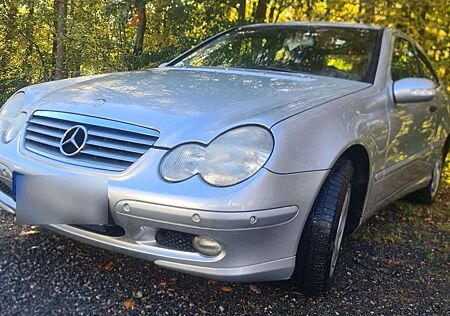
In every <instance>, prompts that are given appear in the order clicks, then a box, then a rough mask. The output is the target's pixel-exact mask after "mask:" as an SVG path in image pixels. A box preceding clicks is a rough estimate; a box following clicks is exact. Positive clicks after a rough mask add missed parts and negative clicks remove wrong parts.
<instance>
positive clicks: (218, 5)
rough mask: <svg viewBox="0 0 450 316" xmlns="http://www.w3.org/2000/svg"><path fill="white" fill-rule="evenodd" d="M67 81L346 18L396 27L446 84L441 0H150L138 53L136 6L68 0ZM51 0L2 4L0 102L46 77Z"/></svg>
mask: <svg viewBox="0 0 450 316" xmlns="http://www.w3.org/2000/svg"><path fill="white" fill-rule="evenodd" d="M66 1H67V6H68V13H67V19H66V22H67V26H66V27H67V30H66V36H65V37H64V46H65V51H66V53H65V66H66V68H67V73H68V76H69V77H74V76H79V75H87V74H93V73H104V72H114V71H126V70H132V69H143V68H147V67H153V66H156V65H158V64H160V63H162V62H165V61H168V60H170V59H171V58H173V57H175V56H176V55H177V54H179V53H181V52H182V51H184V50H186V49H188V48H190V47H192V46H193V45H195V44H197V43H198V42H200V41H201V40H203V39H205V38H207V37H208V36H211V35H213V34H215V33H217V32H219V31H222V30H225V29H227V28H229V27H231V26H234V25H239V24H247V23H254V22H283V21H306V20H324V21H347V22H362V23H372V24H378V25H384V26H394V27H397V28H400V29H402V30H403V31H405V32H407V33H408V34H410V35H411V36H412V37H414V38H415V39H416V40H418V41H419V42H420V43H421V44H422V46H423V47H424V49H425V51H426V52H427V54H428V56H429V57H430V58H431V59H432V61H433V63H434V64H435V66H436V69H437V70H438V72H439V75H440V76H441V77H442V78H443V79H444V81H445V82H446V84H447V85H448V86H449V87H450V70H449V69H450V6H449V5H448V2H447V0H420V1H419V0H398V1H392V0H381V1H373V0H322V1H317V0H220V1H218V0H203V1H201V0H148V1H146V3H147V4H146V16H147V24H146V32H145V38H144V51H143V53H142V54H138V55H136V54H133V47H134V41H135V36H136V29H137V19H138V16H137V13H136V3H137V2H136V1H142V0H96V1H86V0H66ZM56 11H57V10H55V0H2V1H0V70H1V73H0V104H1V103H3V102H4V100H5V99H6V98H7V97H8V96H9V95H11V93H13V92H14V91H15V90H17V89H18V88H20V87H22V86H25V85H28V84H32V83H37V82H43V81H48V80H52V79H53V76H54V70H55V52H54V37H55V32H56V30H55V19H56V13H57V12H56Z"/></svg>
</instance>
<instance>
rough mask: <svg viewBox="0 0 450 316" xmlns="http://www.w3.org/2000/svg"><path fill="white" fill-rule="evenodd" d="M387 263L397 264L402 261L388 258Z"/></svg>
mask: <svg viewBox="0 0 450 316" xmlns="http://www.w3.org/2000/svg"><path fill="white" fill-rule="evenodd" d="M386 263H387V264H388V265H390V266H395V265H397V264H399V263H400V262H399V261H397V260H395V259H387V260H386Z"/></svg>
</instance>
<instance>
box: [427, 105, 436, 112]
mask: <svg viewBox="0 0 450 316" xmlns="http://www.w3.org/2000/svg"><path fill="white" fill-rule="evenodd" d="M428 109H429V111H430V113H434V112H436V111H437V110H438V107H437V106H436V105H430V107H429V108H428Z"/></svg>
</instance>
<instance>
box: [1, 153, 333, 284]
mask: <svg viewBox="0 0 450 316" xmlns="http://www.w3.org/2000/svg"><path fill="white" fill-rule="evenodd" d="M164 153H165V151H164V150H157V149H154V150H150V151H149V152H148V153H147V154H146V155H144V157H142V159H141V160H140V161H138V163H136V164H135V165H134V166H132V167H131V168H129V169H128V170H127V171H125V172H123V173H120V174H117V173H116V174H108V175H107V176H108V179H109V185H108V198H109V210H110V213H111V216H112V218H113V220H114V222H115V224H116V225H119V226H120V227H122V228H123V229H124V231H125V234H124V235H123V236H120V237H112V236H106V235H101V234H98V233H95V232H91V231H87V230H84V229H80V228H76V227H73V226H69V225H48V226H47V227H48V228H50V229H51V230H53V231H55V232H58V233H61V234H63V235H66V236H68V237H70V238H73V239H76V240H79V241H81V242H84V243H87V244H90V245H93V246H98V247H101V248H104V249H108V250H112V251H116V252H120V253H124V254H126V255H130V256H134V257H138V258H142V259H145V260H150V261H154V263H155V264H157V265H158V266H162V267H166V268H169V269H172V270H177V271H182V272H185V273H189V274H195V275H199V276H204V277H210V278H215V279H220V280H227V281H269V280H282V279H288V278H289V277H290V276H291V275H292V272H293V270H294V267H295V256H296V250H297V244H298V241H299V239H300V236H301V231H302V228H303V226H304V223H305V221H306V218H307V215H308V212H309V209H310V208H311V206H312V203H313V201H314V198H315V196H316V193H317V190H318V188H320V185H321V183H322V182H323V179H324V178H325V177H326V175H327V171H317V172H306V173H298V174H287V175H279V174H275V173H272V172H270V171H269V170H266V169H262V170H261V171H260V172H258V174H257V175H255V176H254V177H252V178H251V179H249V180H247V181H245V182H243V183H241V184H239V185H236V186H233V187H228V188H215V187H212V186H209V185H207V184H206V183H204V182H203V181H202V180H201V179H199V178H198V177H194V178H192V179H190V180H188V181H185V182H182V183H177V184H171V183H167V182H165V181H164V180H162V179H161V178H160V176H159V172H158V167H157V166H158V165H159V161H160V159H161V157H162V156H163V155H164ZM0 163H2V164H4V165H5V166H6V167H7V168H8V169H9V170H10V171H17V172H20V173H22V174H30V175H39V174H51V175H73V174H77V175H80V174H81V175H86V176H105V174H104V173H97V172H95V171H93V170H89V169H83V168H79V167H75V166H71V165H67V164H63V163H59V162H55V161H51V160H47V159H45V158H42V157H39V156H35V155H34V154H31V153H22V152H20V151H16V152H15V153H14V154H11V153H9V154H7V153H6V152H1V153H0ZM48 198H54V197H53V196H52V194H51V192H49V195H48ZM125 204H127V205H128V207H127V208H124V205H125ZM15 207H16V205H15V202H14V201H13V200H12V199H11V198H10V197H8V196H7V195H5V194H3V193H1V192H0V208H2V209H4V210H6V211H8V212H10V213H15ZM194 214H195V215H198V216H199V218H200V220H199V221H198V217H197V218H196V220H195V221H194V220H193V216H194ZM252 217H253V220H252V221H251V220H250V218H252ZM255 218H256V221H254V219H255ZM161 229H166V230H172V231H177V232H183V233H188V234H193V235H199V236H208V237H211V238H213V239H215V240H216V241H218V242H219V243H220V244H221V245H222V246H223V248H224V251H222V253H221V254H219V255H218V256H215V257H210V256H205V255H202V254H200V253H198V252H190V251H180V250H176V249H170V248H168V247H164V246H161V245H160V244H158V242H157V241H156V238H155V234H156V232H157V231H158V230H161Z"/></svg>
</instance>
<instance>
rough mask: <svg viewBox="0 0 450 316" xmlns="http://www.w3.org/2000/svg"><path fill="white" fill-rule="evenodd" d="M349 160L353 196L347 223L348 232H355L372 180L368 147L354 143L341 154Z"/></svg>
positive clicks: (342, 157) (346, 229)
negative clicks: (351, 171)
mask: <svg viewBox="0 0 450 316" xmlns="http://www.w3.org/2000/svg"><path fill="white" fill-rule="evenodd" d="M341 159H347V160H349V161H350V162H351V163H352V165H353V168H354V170H353V179H352V196H351V200H350V206H349V207H350V209H349V214H348V218H347V224H346V228H345V231H346V234H351V233H353V232H354V231H355V230H356V229H357V228H358V227H359V224H360V221H361V218H362V215H363V210H364V206H365V203H366V199H367V194H368V190H369V180H370V157H369V153H368V151H367V149H366V148H365V147H364V146H363V145H361V144H352V145H351V146H349V147H348V148H346V149H345V151H344V152H343V153H342V154H341V155H340V156H339V158H338V159H337V160H336V162H335V163H337V162H338V161H339V160H341Z"/></svg>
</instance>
